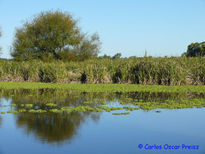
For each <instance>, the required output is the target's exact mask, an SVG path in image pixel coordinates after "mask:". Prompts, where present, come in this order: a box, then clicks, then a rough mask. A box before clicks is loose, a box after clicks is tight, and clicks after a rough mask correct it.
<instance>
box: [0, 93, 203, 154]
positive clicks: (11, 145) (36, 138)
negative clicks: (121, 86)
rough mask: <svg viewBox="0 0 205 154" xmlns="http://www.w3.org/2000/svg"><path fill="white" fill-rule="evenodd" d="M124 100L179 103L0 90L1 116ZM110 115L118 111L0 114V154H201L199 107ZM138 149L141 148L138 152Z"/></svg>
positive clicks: (150, 97) (153, 97)
mask: <svg viewBox="0 0 205 154" xmlns="http://www.w3.org/2000/svg"><path fill="white" fill-rule="evenodd" d="M184 95H185V94H184ZM184 95H183V99H185V98H186V99H187V98H188V99H193V98H204V95H203V94H192V95H191V96H190V94H188V95H187V94H186V96H184ZM123 98H132V99H137V100H152V101H154V102H156V101H157V100H158V101H159V102H160V100H161V102H163V100H167V99H168V100H178V99H179V98H182V95H180V94H150V93H149V94H146V93H144V94H142V93H130V94H86V93H81V94H77V93H70V92H53V91H43V92H42V91H35V92H28V91H6V92H5V91H3V92H2V91H1V99H0V104H1V107H0V111H8V110H10V109H17V108H18V104H21V103H32V104H40V103H43V102H46V101H48V102H51V101H52V102H55V103H56V104H58V105H59V106H60V105H63V106H66V105H72V106H73V105H76V104H77V105H80V104H81V103H83V102H84V101H85V100H86V101H88V100H89V101H91V100H95V101H96V100H97V101H100V100H101V101H102V100H103V101H104V102H107V106H123V105H125V104H123V105H122V104H120V103H119V102H120V100H123ZM14 103H15V104H17V107H15V108H14V107H11V106H10V105H11V104H14ZM5 105H6V106H5ZM126 105H127V104H126ZM39 106H41V105H39ZM139 108H140V107H139ZM156 110H160V111H161V112H160V113H157V112H156ZM113 112H115V113H116V112H122V111H111V112H106V111H103V112H72V113H70V114H57V113H40V114H39V113H27V112H26V113H18V114H12V113H6V114H0V138H1V139H0V154H17V153H21V154H28V153H29V154H37V153H38V154H45V153H49V154H61V153H71V154H105V153H107V154H136V153H173V152H175V153H202V154H203V153H205V142H204V141H205V122H204V115H205V114H204V113H205V108H203V107H200V108H196V107H194V108H182V109H166V108H163V109H160V107H159V106H158V107H157V108H156V109H151V110H143V109H141V108H140V109H139V110H134V111H129V112H130V114H128V115H112V113H113ZM123 112H125V111H124V110H123ZM139 144H142V145H143V148H142V149H140V148H139V147H138V145H139ZM146 144H149V145H158V146H159V145H165V144H168V145H182V144H185V145H198V146H199V149H198V150H196V149H195V150H194V149H192V150H182V149H179V150H171V149H167V150H165V149H161V150H159V149H158V150H157V149H150V150H149V149H145V148H144V146H145V145H146Z"/></svg>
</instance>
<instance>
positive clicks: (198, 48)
mask: <svg viewBox="0 0 205 154" xmlns="http://www.w3.org/2000/svg"><path fill="white" fill-rule="evenodd" d="M182 56H183V57H202V56H205V42H201V43H198V42H196V43H191V44H190V45H189V46H188V47H187V52H185V53H183V54H182Z"/></svg>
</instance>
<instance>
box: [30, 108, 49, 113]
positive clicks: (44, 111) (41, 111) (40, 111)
mask: <svg viewBox="0 0 205 154" xmlns="http://www.w3.org/2000/svg"><path fill="white" fill-rule="evenodd" d="M28 112H29V113H46V112H47V111H46V110H42V109H38V110H34V109H31V110H29V111H28Z"/></svg>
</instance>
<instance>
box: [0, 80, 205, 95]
mask: <svg viewBox="0 0 205 154" xmlns="http://www.w3.org/2000/svg"><path fill="white" fill-rule="evenodd" d="M0 89H31V90H34V89H61V90H77V91H80V92H173V93H174V92H177V93H181V92H197V93H205V86H203V85H183V86H182V85H181V86H166V85H140V84H79V83H72V84H71V83H70V84H69V83H68V84H63V83H42V82H0Z"/></svg>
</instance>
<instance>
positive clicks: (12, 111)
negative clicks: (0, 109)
mask: <svg viewBox="0 0 205 154" xmlns="http://www.w3.org/2000/svg"><path fill="white" fill-rule="evenodd" d="M7 113H15V114H17V113H19V112H18V111H14V110H9V111H7Z"/></svg>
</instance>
